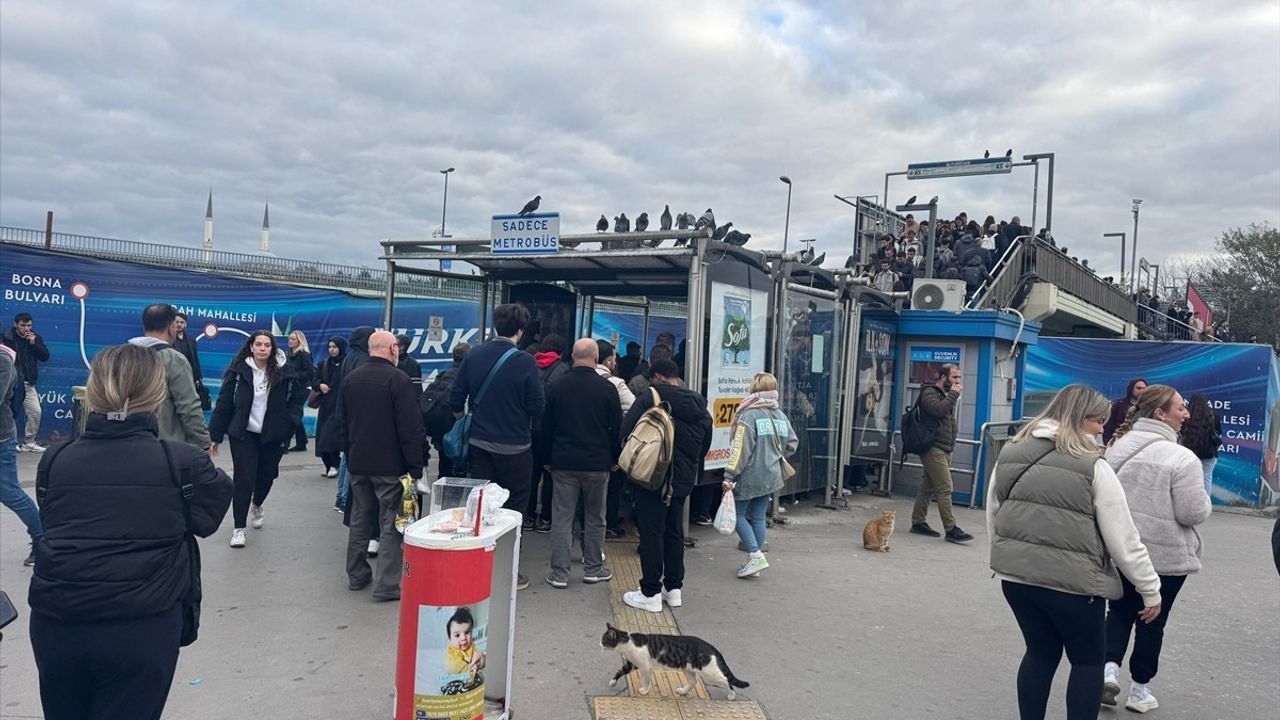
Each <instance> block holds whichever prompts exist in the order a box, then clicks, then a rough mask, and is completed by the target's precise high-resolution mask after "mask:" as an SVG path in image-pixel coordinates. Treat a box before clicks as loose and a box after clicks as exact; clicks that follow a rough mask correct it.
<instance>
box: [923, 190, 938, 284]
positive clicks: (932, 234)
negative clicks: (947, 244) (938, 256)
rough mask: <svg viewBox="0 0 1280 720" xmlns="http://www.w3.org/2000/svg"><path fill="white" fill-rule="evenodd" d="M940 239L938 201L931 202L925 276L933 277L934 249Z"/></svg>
mask: <svg viewBox="0 0 1280 720" xmlns="http://www.w3.org/2000/svg"><path fill="white" fill-rule="evenodd" d="M937 241H938V203H936V202H931V203H929V247H928V248H926V249H925V259H924V264H925V267H924V276H925V278H926V279H928V278H932V277H933V251H934V246H935V245H937Z"/></svg>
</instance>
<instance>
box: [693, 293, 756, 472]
mask: <svg viewBox="0 0 1280 720" xmlns="http://www.w3.org/2000/svg"><path fill="white" fill-rule="evenodd" d="M768 315H769V293H768V291H767V290H751V289H749V288H743V287H738V286H735V285H728V284H725V283H720V282H712V283H711V336H710V337H711V339H710V342H709V346H708V348H707V408H708V410H710V411H711V422H712V425H713V431H712V437H711V449H710V450H709V451H708V452H707V461H706V467H707V469H708V470H715V469H719V468H723V467H725V465H727V464H728V462H729V444H730V437H729V429H730V426H731V425H732V424H733V413H734V411H735V410H737V407H738V404H739V403H740V402H742V399H743V398H745V397H746V396H747V394H748V388H750V387H751V378H752V377H753V376H754V375H755V374H756V373H757V372H760V371H762V370H764V368H765V353H766V351H767V349H768V348H766V347H765V338H766V336H767V333H768Z"/></svg>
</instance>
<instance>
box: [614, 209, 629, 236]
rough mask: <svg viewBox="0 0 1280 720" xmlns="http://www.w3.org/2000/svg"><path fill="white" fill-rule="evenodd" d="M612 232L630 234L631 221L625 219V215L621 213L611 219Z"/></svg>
mask: <svg viewBox="0 0 1280 720" xmlns="http://www.w3.org/2000/svg"><path fill="white" fill-rule="evenodd" d="M613 231H614V232H616V233H624V232H631V221H630V220H628V219H627V214H626V213H622V214H621V215H619V216H618V217H616V218H614V219H613Z"/></svg>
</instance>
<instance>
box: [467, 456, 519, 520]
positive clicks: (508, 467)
mask: <svg viewBox="0 0 1280 720" xmlns="http://www.w3.org/2000/svg"><path fill="white" fill-rule="evenodd" d="M469 452H470V460H471V477H473V478H480V479H481V480H491V481H493V482H495V483H497V484H498V485H499V486H501V487H504V488H506V489H507V491H509V492H510V493H511V495H510V497H508V498H507V502H506V503H504V504H503V505H502V507H504V508H506V509H508V510H515V511H517V512H519V513H520V514H521V515H522V516H523V515H524V513H525V512H526V511H528V509H529V507H528V506H529V480H530V478H532V477H533V452H532V451H531V450H527V449H526V450H524V451H522V452H518V453H516V454H514V455H502V454H500V453H494V452H489V451H488V450H485V449H483V448H478V447H476V446H475V445H472V446H471V448H470V450H469Z"/></svg>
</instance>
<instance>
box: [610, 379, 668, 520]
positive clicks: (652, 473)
mask: <svg viewBox="0 0 1280 720" xmlns="http://www.w3.org/2000/svg"><path fill="white" fill-rule="evenodd" d="M649 393H650V395H651V396H652V398H653V407H651V408H649V409H648V410H645V411H644V414H643V415H641V416H640V419H639V420H637V421H636V426H635V427H634V428H633V429H632V430H631V434H629V435H627V439H626V442H624V443H623V444H622V454H621V455H619V456H618V469H620V470H621V471H622V472H623V473H625V474H626V476H627V477H628V478H629V479H630V480H631V482H633V483H635V484H636V485H638V486H640V487H641V488H644V489H645V490H648V491H650V492H657V491H661V492H662V496H663V497H662V499H663V502H666V501H668V500H669V499H670V496H671V487H670V480H671V462H672V460H673V459H674V458H675V437H676V426H675V422H674V421H673V420H672V419H671V405H670V404H668V403H666V402H663V400H662V398H661V397H660V396H659V395H658V391H657V390H655V389H653V388H652V387H651V388H649Z"/></svg>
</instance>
